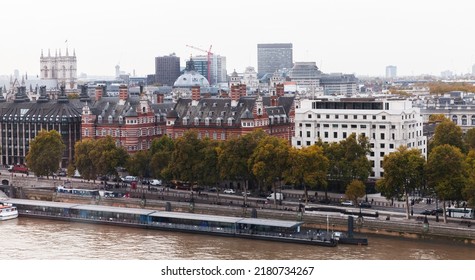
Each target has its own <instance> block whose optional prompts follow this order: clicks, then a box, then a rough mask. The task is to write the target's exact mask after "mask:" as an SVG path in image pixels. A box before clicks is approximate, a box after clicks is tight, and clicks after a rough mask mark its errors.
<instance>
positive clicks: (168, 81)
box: [155, 53, 180, 86]
mask: <svg viewBox="0 0 475 280" xmlns="http://www.w3.org/2000/svg"><path fill="white" fill-rule="evenodd" d="M179 76H180V58H179V57H177V56H176V55H175V53H172V54H170V55H167V56H159V57H156V58H155V82H157V83H160V84H162V85H167V86H173V84H174V83H175V81H176V79H177V78H178V77H179Z"/></svg>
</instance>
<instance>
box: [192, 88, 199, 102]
mask: <svg viewBox="0 0 475 280" xmlns="http://www.w3.org/2000/svg"><path fill="white" fill-rule="evenodd" d="M200 98H201V92H200V87H199V86H193V87H191V99H192V100H193V101H199V100H200Z"/></svg>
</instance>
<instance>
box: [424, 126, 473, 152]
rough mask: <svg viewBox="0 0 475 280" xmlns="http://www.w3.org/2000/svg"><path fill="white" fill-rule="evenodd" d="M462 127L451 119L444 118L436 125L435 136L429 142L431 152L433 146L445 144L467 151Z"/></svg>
mask: <svg viewBox="0 0 475 280" xmlns="http://www.w3.org/2000/svg"><path fill="white" fill-rule="evenodd" d="M462 135H463V133H462V128H460V126H458V125H456V124H455V123H454V122H452V121H450V120H444V121H442V122H441V123H440V124H438V125H437V126H436V127H435V132H434V137H433V138H432V140H431V141H430V142H429V153H430V152H431V151H432V149H433V148H435V147H437V146H441V145H444V144H448V145H452V146H454V147H457V148H459V149H460V151H462V152H464V151H465V145H464V142H463V138H462Z"/></svg>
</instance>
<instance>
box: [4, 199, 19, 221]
mask: <svg viewBox="0 0 475 280" xmlns="http://www.w3.org/2000/svg"><path fill="white" fill-rule="evenodd" d="M17 217H18V210H17V208H16V206H13V204H11V203H5V202H0V221H4V220H11V219H15V218H17Z"/></svg>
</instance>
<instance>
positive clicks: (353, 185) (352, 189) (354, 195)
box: [345, 179, 366, 205]
mask: <svg viewBox="0 0 475 280" xmlns="http://www.w3.org/2000/svg"><path fill="white" fill-rule="evenodd" d="M365 194H366V186H365V184H364V183H363V182H361V181H360V180H356V179H355V180H352V181H351V182H350V183H349V184H348V186H346V190H345V196H346V198H348V199H349V200H351V201H353V203H354V204H355V205H356V204H357V203H358V198H361V197H363V196H365Z"/></svg>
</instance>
